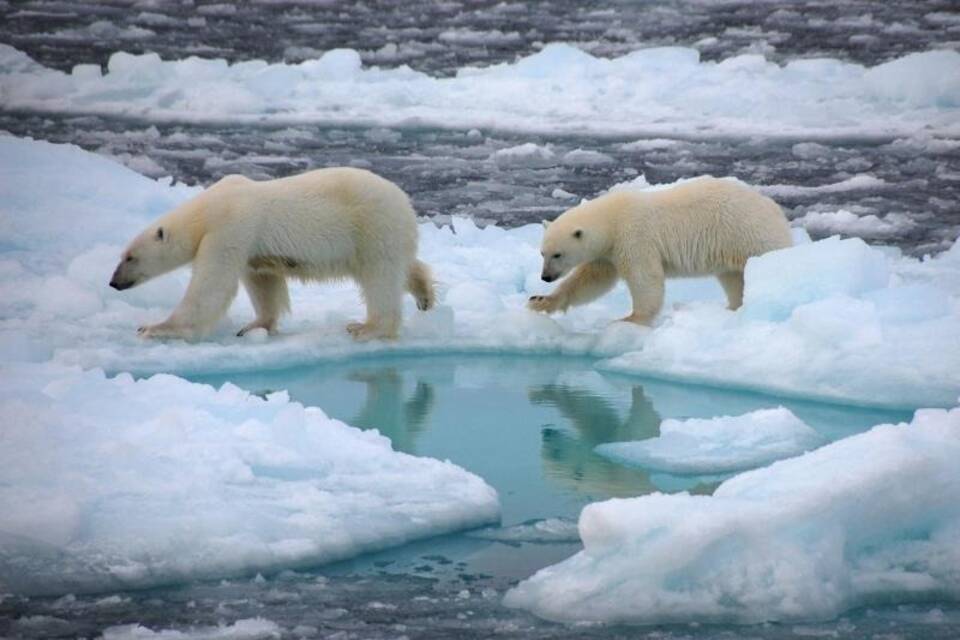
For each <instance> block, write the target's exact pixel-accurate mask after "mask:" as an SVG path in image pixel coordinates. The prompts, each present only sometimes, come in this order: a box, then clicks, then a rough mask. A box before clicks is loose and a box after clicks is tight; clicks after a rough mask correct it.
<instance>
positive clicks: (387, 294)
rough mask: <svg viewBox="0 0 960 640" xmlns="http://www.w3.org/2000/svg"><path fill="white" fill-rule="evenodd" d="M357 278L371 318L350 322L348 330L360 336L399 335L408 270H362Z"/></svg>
mask: <svg viewBox="0 0 960 640" xmlns="http://www.w3.org/2000/svg"><path fill="white" fill-rule="evenodd" d="M357 280H358V281H359V283H360V288H361V290H362V291H363V299H364V301H365V302H366V304H367V319H366V321H365V322H353V323H351V324H349V325H347V331H349V332H350V335H352V336H353V337H354V338H355V339H357V340H370V339H373V338H387V339H392V338H396V337H397V333H398V332H399V331H400V320H401V316H402V313H401V309H402V303H403V291H404V286H405V285H406V280H407V274H405V273H403V271H402V270H399V269H392V268H391V269H389V270H385V269H381V270H376V271H372V272H367V273H364V274H361V275H360V276H359V277H358V278H357Z"/></svg>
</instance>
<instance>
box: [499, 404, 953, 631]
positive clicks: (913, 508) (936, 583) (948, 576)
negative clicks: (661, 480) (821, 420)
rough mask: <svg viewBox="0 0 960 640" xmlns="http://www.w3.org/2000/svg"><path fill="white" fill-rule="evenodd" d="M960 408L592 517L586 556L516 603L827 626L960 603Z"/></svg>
mask: <svg viewBox="0 0 960 640" xmlns="http://www.w3.org/2000/svg"><path fill="white" fill-rule="evenodd" d="M957 456H960V408H956V409H952V410H949V411H947V410H943V409H927V410H921V411H918V412H917V414H916V417H915V418H914V420H913V421H912V422H911V423H910V424H909V425H908V424H898V425H880V426H877V427H874V428H873V429H871V430H870V431H868V432H865V433H862V434H858V435H855V436H851V437H849V438H846V439H843V440H839V441H837V442H834V443H832V444H830V445H827V446H825V447H822V448H820V449H818V450H816V451H814V452H812V453H808V454H806V455H802V456H800V457H796V458H792V459H790V460H785V461H781V462H777V463H774V464H773V465H771V466H769V467H766V468H763V469H758V470H755V471H749V472H746V473H743V474H741V475H739V476H736V477H734V478H732V479H730V480H727V481H726V482H724V483H723V484H721V485H720V487H719V488H718V489H717V490H716V491H715V492H714V494H713V495H712V496H693V495H688V494H676V495H663V494H652V495H648V496H642V497H639V498H632V499H616V500H608V501H606V502H600V503H594V504H591V505H589V506H587V507H586V508H585V509H584V510H583V513H582V514H581V516H580V523H579V528H580V537H581V539H582V540H583V544H584V550H583V551H582V552H580V553H578V554H577V555H575V556H574V557H572V558H570V559H569V560H566V561H564V562H562V563H560V564H557V565H554V566H551V567H548V568H546V569H543V570H541V571H540V572H538V573H537V574H536V575H534V576H533V577H531V578H530V579H528V580H525V581H523V582H521V583H520V584H519V585H518V586H517V587H516V588H515V589H513V590H512V591H510V592H509V593H508V594H507V596H506V598H505V602H506V604H508V605H509V606H513V607H523V608H527V609H530V610H532V611H534V612H535V613H537V615H540V616H543V617H546V618H549V619H552V620H568V621H573V620H578V621H587V620H594V621H605V622H636V623H644V622H647V623H652V622H670V621H675V622H690V621H710V622H737V623H757V622H763V621H770V620H777V621H791V620H820V619H822V620H826V619H831V618H834V617H836V616H837V615H839V614H840V613H842V612H844V611H846V610H848V609H851V608H854V607H858V606H864V605H868V604H871V603H878V602H887V601H895V602H896V601H904V600H907V601H909V600H919V599H923V598H943V597H946V598H956V597H958V596H960V571H958V568H960V556H958V550H960V502H958V501H957V499H956V496H957V492H958V491H960V474H958V473H957V465H956V461H957Z"/></svg>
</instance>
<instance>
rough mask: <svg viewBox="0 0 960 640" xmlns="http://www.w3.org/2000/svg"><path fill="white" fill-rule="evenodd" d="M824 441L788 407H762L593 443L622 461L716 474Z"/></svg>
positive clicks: (664, 424)
mask: <svg viewBox="0 0 960 640" xmlns="http://www.w3.org/2000/svg"><path fill="white" fill-rule="evenodd" d="M822 443H823V438H822V437H821V436H819V435H817V432H816V431H814V430H813V429H811V428H810V427H808V426H807V425H806V424H804V423H803V422H802V421H801V420H800V419H799V418H797V417H796V416H795V415H793V413H791V412H790V410H789V409H786V408H784V407H778V408H776V409H762V410H759V411H754V412H751V413H748V414H745V415H742V416H733V417H720V418H711V419H706V420H705V419H693V420H664V421H663V422H662V423H660V436H659V437H657V438H650V439H648V440H638V441H635V442H611V443H607V444H601V445H599V446H597V448H596V451H597V453H599V454H601V455H603V456H605V457H608V458H610V459H611V460H614V461H615V462H621V463H623V464H628V465H633V466H639V467H644V468H647V469H655V470H658V471H665V472H668V473H676V474H716V473H724V472H728V471H738V470H741V469H751V468H753V467H759V466H761V465H764V464H769V463H770V462H773V461H774V460H779V459H780V458H788V457H791V456H795V455H799V454H801V453H803V452H805V451H809V450H810V449H813V448H815V447H817V446H818V445H820V444H822Z"/></svg>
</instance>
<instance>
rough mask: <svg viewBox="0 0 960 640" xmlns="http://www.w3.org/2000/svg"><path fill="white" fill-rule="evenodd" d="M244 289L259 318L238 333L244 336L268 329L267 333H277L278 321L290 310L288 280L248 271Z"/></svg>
mask: <svg viewBox="0 0 960 640" xmlns="http://www.w3.org/2000/svg"><path fill="white" fill-rule="evenodd" d="M243 287H244V289H246V290H247V294H248V295H249V296H250V302H251V303H252V304H253V308H254V310H255V311H256V312H257V317H256V318H254V320H253V322H251V323H249V324H247V325H246V326H244V327H243V328H242V329H240V331H238V332H237V335H238V336H242V335H243V334H245V333H246V332H248V331H252V330H253V329H266V330H267V333H269V334H270V335H274V334H276V333H277V321H279V320H280V316H281V315H282V314H283V313H284V312H287V311H289V310H290V294H289V292H288V291H287V280H286V278H284V277H283V276H282V275H280V274H277V273H269V272H264V271H251V270H247V271H245V272H244V274H243Z"/></svg>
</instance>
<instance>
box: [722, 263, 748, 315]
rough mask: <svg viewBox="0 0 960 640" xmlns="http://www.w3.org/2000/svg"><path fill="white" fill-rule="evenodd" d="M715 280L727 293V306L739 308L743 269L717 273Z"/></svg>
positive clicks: (732, 308) (741, 295) (741, 296)
mask: <svg viewBox="0 0 960 640" xmlns="http://www.w3.org/2000/svg"><path fill="white" fill-rule="evenodd" d="M717 280H719V281H720V285H721V286H722V287H723V290H724V291H725V292H726V294H727V308H728V309H731V310H736V309H739V308H740V305H742V304H743V271H728V272H726V273H718V274H717Z"/></svg>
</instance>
